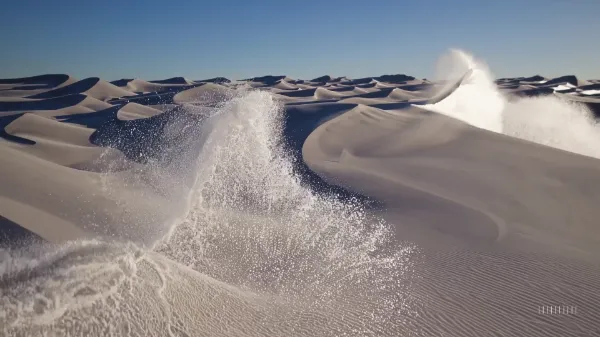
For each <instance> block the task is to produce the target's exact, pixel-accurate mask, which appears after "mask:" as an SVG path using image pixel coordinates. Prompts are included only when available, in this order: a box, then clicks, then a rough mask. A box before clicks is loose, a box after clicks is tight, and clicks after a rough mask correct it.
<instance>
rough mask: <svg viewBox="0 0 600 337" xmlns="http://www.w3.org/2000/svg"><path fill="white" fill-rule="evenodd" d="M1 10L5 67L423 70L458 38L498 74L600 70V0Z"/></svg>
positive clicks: (73, 4) (118, 71)
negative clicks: (599, 36)
mask: <svg viewBox="0 0 600 337" xmlns="http://www.w3.org/2000/svg"><path fill="white" fill-rule="evenodd" d="M0 13H2V18H1V20H0V32H1V34H0V50H1V51H0V78H6V77H21V76H29V75H38V74H43V73H68V74H70V75H73V76H75V77H77V78H84V77H89V76H98V77H101V78H103V79H106V80H115V79H119V78H143V79H147V80H153V79H161V78H167V77H172V76H185V77H187V78H190V79H203V78H209V77H215V76H225V77H228V78H232V79H240V78H246V77H252V76H258V75H265V74H273V75H279V74H285V75H288V76H290V77H294V78H304V79H310V78H313V77H317V76H320V75H324V74H330V75H332V76H342V75H346V76H349V77H354V78H357V77H363V76H376V75H382V74H390V73H406V74H410V75H413V76H416V77H420V78H422V77H431V76H432V75H433V71H434V69H435V62H436V60H437V58H438V57H439V56H440V55H441V54H442V53H443V52H444V51H446V50H447V49H448V48H451V47H458V48H462V49H465V50H468V51H471V52H473V53H474V54H475V55H476V56H477V57H479V58H483V59H484V60H486V61H487V63H488V64H489V65H490V67H491V68H492V71H493V72H494V73H495V75H497V76H498V77H505V76H523V75H534V74H538V73H539V74H541V75H545V76H556V75H564V74H575V75H577V76H579V77H582V78H600V42H598V34H599V33H600V0H500V1H493V0H456V1H450V0H408V1H405V0H389V1H384V0H359V1H351V0H347V1H341V0H320V1H312V0H279V1H271V0H254V1H252V0H238V1H234V0H214V1H203V0H188V1H175V0H161V1H153V0H145V1H127V0H118V1H117V0H104V1H85V0H78V1H71V0H57V1H49V0H43V1H42V0H40V1H30V0H18V1H17V0H7V1H3V2H2V4H0Z"/></svg>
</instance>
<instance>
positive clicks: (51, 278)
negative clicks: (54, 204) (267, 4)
mask: <svg viewBox="0 0 600 337" xmlns="http://www.w3.org/2000/svg"><path fill="white" fill-rule="evenodd" d="M282 113H283V112H282V109H281V107H280V106H279V105H278V104H277V103H276V102H275V101H274V100H273V98H272V96H271V95H270V94H268V93H264V92H256V91H255V92H248V93H241V94H239V95H238V96H236V97H234V98H233V99H231V100H230V101H228V102H226V103H224V104H223V105H222V106H220V107H218V108H215V111H214V117H212V118H209V119H208V120H207V121H206V124H205V125H203V128H202V130H203V131H205V132H207V133H208V134H206V135H203V137H206V138H205V141H204V143H203V144H204V146H203V147H202V149H201V153H200V155H199V158H198V166H197V171H196V172H195V181H196V182H195V185H194V186H195V187H194V189H193V190H192V193H191V197H190V200H189V202H190V204H189V207H190V211H189V215H188V217H187V218H186V219H185V221H183V222H182V223H180V224H178V225H176V226H174V227H173V228H172V231H171V232H170V233H169V235H168V236H167V237H165V238H164V239H163V240H161V241H160V242H158V243H157V244H156V246H155V247H154V249H152V250H148V249H142V248H139V247H137V246H136V245H134V244H122V243H104V242H89V241H88V242H74V243H69V244H66V245H63V246H58V247H55V246H42V247H39V246H35V247H31V248H29V250H27V251H14V250H3V251H0V254H1V255H2V259H1V261H2V263H1V264H0V289H1V295H2V296H1V297H0V301H1V303H0V304H1V305H2V307H3V308H6V309H5V310H4V311H3V314H2V315H0V327H1V328H0V334H2V335H5V336H24V335H28V336H30V335H31V336H34V335H44V334H46V335H48V334H49V335H52V334H54V335H60V336H81V335H85V336H265V335H273V336H318V335H323V336H334V335H335V336H337V335H344V336H397V335H398V334H399V333H402V332H403V331H404V330H403V329H405V328H403V318H405V317H406V316H407V315H409V314H410V313H411V312H410V292H409V285H410V276H411V275H410V271H411V270H412V268H411V260H410V257H411V255H412V254H413V251H414V250H413V248H412V247H410V246H398V244H397V243H394V242H396V241H393V240H392V239H393V238H392V233H391V232H390V231H389V229H388V227H387V226H386V224H385V223H384V222H382V221H381V220H379V219H377V218H375V217H372V216H369V215H368V213H367V212H365V209H364V208H363V206H362V205H361V204H360V203H359V202H358V201H356V200H343V201H341V200H339V198H335V196H327V195H317V194H315V193H314V192H312V191H311V190H310V189H308V188H307V187H305V186H304V185H303V184H302V181H301V177H299V176H297V175H296V174H294V162H293V160H292V158H291V157H290V156H288V155H287V153H286V152H285V151H284V150H283V148H284V147H282V143H283V141H284V140H283V138H282ZM184 152H185V151H184ZM165 179H170V178H165ZM393 243H394V244H393Z"/></svg>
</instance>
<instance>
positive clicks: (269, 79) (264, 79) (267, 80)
mask: <svg viewBox="0 0 600 337" xmlns="http://www.w3.org/2000/svg"><path fill="white" fill-rule="evenodd" d="M284 78H285V75H279V76H273V75H266V76H261V77H253V78H247V79H244V80H243V81H250V82H261V83H264V84H266V85H273V84H275V83H277V82H278V81H281V80H283V79H284Z"/></svg>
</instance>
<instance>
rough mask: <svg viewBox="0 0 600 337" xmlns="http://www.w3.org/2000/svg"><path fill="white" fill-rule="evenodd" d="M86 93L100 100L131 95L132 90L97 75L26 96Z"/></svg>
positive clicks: (54, 96)
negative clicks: (103, 79) (122, 87)
mask: <svg viewBox="0 0 600 337" xmlns="http://www.w3.org/2000/svg"><path fill="white" fill-rule="evenodd" d="M82 93H86V94H88V95H90V96H92V97H94V98H96V99H99V100H101V101H104V100H107V99H110V98H118V97H123V96H133V95H135V94H134V93H133V92H130V91H127V90H124V89H121V88H119V87H117V86H115V85H113V84H110V83H108V82H106V81H102V80H100V79H99V78H98V77H90V78H86V79H84V80H81V81H79V82H75V83H72V84H69V85H67V86H64V87H61V88H58V89H54V90H50V91H46V92H44V93H39V94H36V95H32V96H28V97H27V98H33V99H47V98H56V97H60V96H66V95H73V94H82Z"/></svg>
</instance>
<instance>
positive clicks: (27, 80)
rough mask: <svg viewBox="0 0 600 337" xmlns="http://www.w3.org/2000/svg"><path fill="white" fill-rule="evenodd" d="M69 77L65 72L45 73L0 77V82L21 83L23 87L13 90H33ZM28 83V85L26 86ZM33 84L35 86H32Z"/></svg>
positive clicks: (47, 87) (47, 86) (54, 85)
mask: <svg viewBox="0 0 600 337" xmlns="http://www.w3.org/2000/svg"><path fill="white" fill-rule="evenodd" d="M68 79H69V75H65V74H47V75H39V76H32V77H20V78H7V79H0V84H22V85H25V86H23V87H16V88H13V90H35V89H49V88H54V87H56V86H59V85H61V84H62V83H64V82H66V81H67V80H68ZM27 85H28V86H27ZM33 85H35V86H33Z"/></svg>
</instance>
